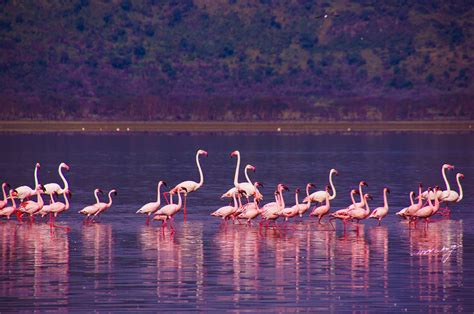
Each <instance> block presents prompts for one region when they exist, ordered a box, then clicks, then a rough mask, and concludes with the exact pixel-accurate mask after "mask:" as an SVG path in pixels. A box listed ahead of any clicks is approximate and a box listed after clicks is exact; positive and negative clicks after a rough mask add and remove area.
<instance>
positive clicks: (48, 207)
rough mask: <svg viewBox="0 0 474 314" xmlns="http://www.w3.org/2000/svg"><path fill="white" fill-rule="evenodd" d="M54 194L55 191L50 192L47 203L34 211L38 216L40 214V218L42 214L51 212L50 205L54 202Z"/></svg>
mask: <svg viewBox="0 0 474 314" xmlns="http://www.w3.org/2000/svg"><path fill="white" fill-rule="evenodd" d="M55 194H56V193H51V194H50V195H49V197H50V201H49V205H44V206H43V208H41V210H40V211H38V212H36V213H35V215H39V216H41V218H43V217H44V216H46V215H48V214H49V213H50V212H51V205H53V204H54V203H56V201H55V200H54V195H55ZM56 195H57V194H56Z"/></svg>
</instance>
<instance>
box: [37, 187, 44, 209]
mask: <svg viewBox="0 0 474 314" xmlns="http://www.w3.org/2000/svg"><path fill="white" fill-rule="evenodd" d="M36 196H38V200H37V202H38V205H39V206H40V207H43V205H44V202H43V198H42V197H41V191H40V190H36Z"/></svg>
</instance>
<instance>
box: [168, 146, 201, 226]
mask: <svg viewBox="0 0 474 314" xmlns="http://www.w3.org/2000/svg"><path fill="white" fill-rule="evenodd" d="M200 155H204V156H206V157H207V155H208V154H207V152H206V151H205V150H202V149H200V150H198V151H197V152H196V164H197V167H198V170H199V183H198V182H195V181H184V182H181V183H180V184H178V185H177V186H175V187H174V188H173V189H171V191H170V192H169V193H170V194H175V193H176V192H177V191H178V190H179V189H181V190H183V191H184V220H185V221H186V199H187V196H188V193H191V192H194V191H197V190H198V189H199V188H200V187H201V186H202V185H203V184H204V175H203V174H202V169H201V164H200V163H199V156H200Z"/></svg>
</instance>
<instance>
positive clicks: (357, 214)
mask: <svg viewBox="0 0 474 314" xmlns="http://www.w3.org/2000/svg"><path fill="white" fill-rule="evenodd" d="M367 199H372V196H371V195H370V194H367V193H366V194H364V207H355V208H353V209H350V210H349V211H348V212H347V214H348V215H349V216H350V219H352V220H354V219H355V220H356V221H357V223H359V221H360V220H364V219H367V218H368V217H369V215H370V208H369V203H367Z"/></svg>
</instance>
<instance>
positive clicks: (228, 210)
mask: <svg viewBox="0 0 474 314" xmlns="http://www.w3.org/2000/svg"><path fill="white" fill-rule="evenodd" d="M236 194H237V193H234V195H232V198H233V199H234V206H230V205H227V206H223V207H221V208H219V209H217V210H216V211H214V212H213V213H212V214H211V216H215V217H222V219H223V220H224V221H226V222H227V220H228V219H229V217H230V216H231V215H232V214H233V213H234V212H235V211H237V209H238V208H239V207H238V205H237V197H236Z"/></svg>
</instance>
